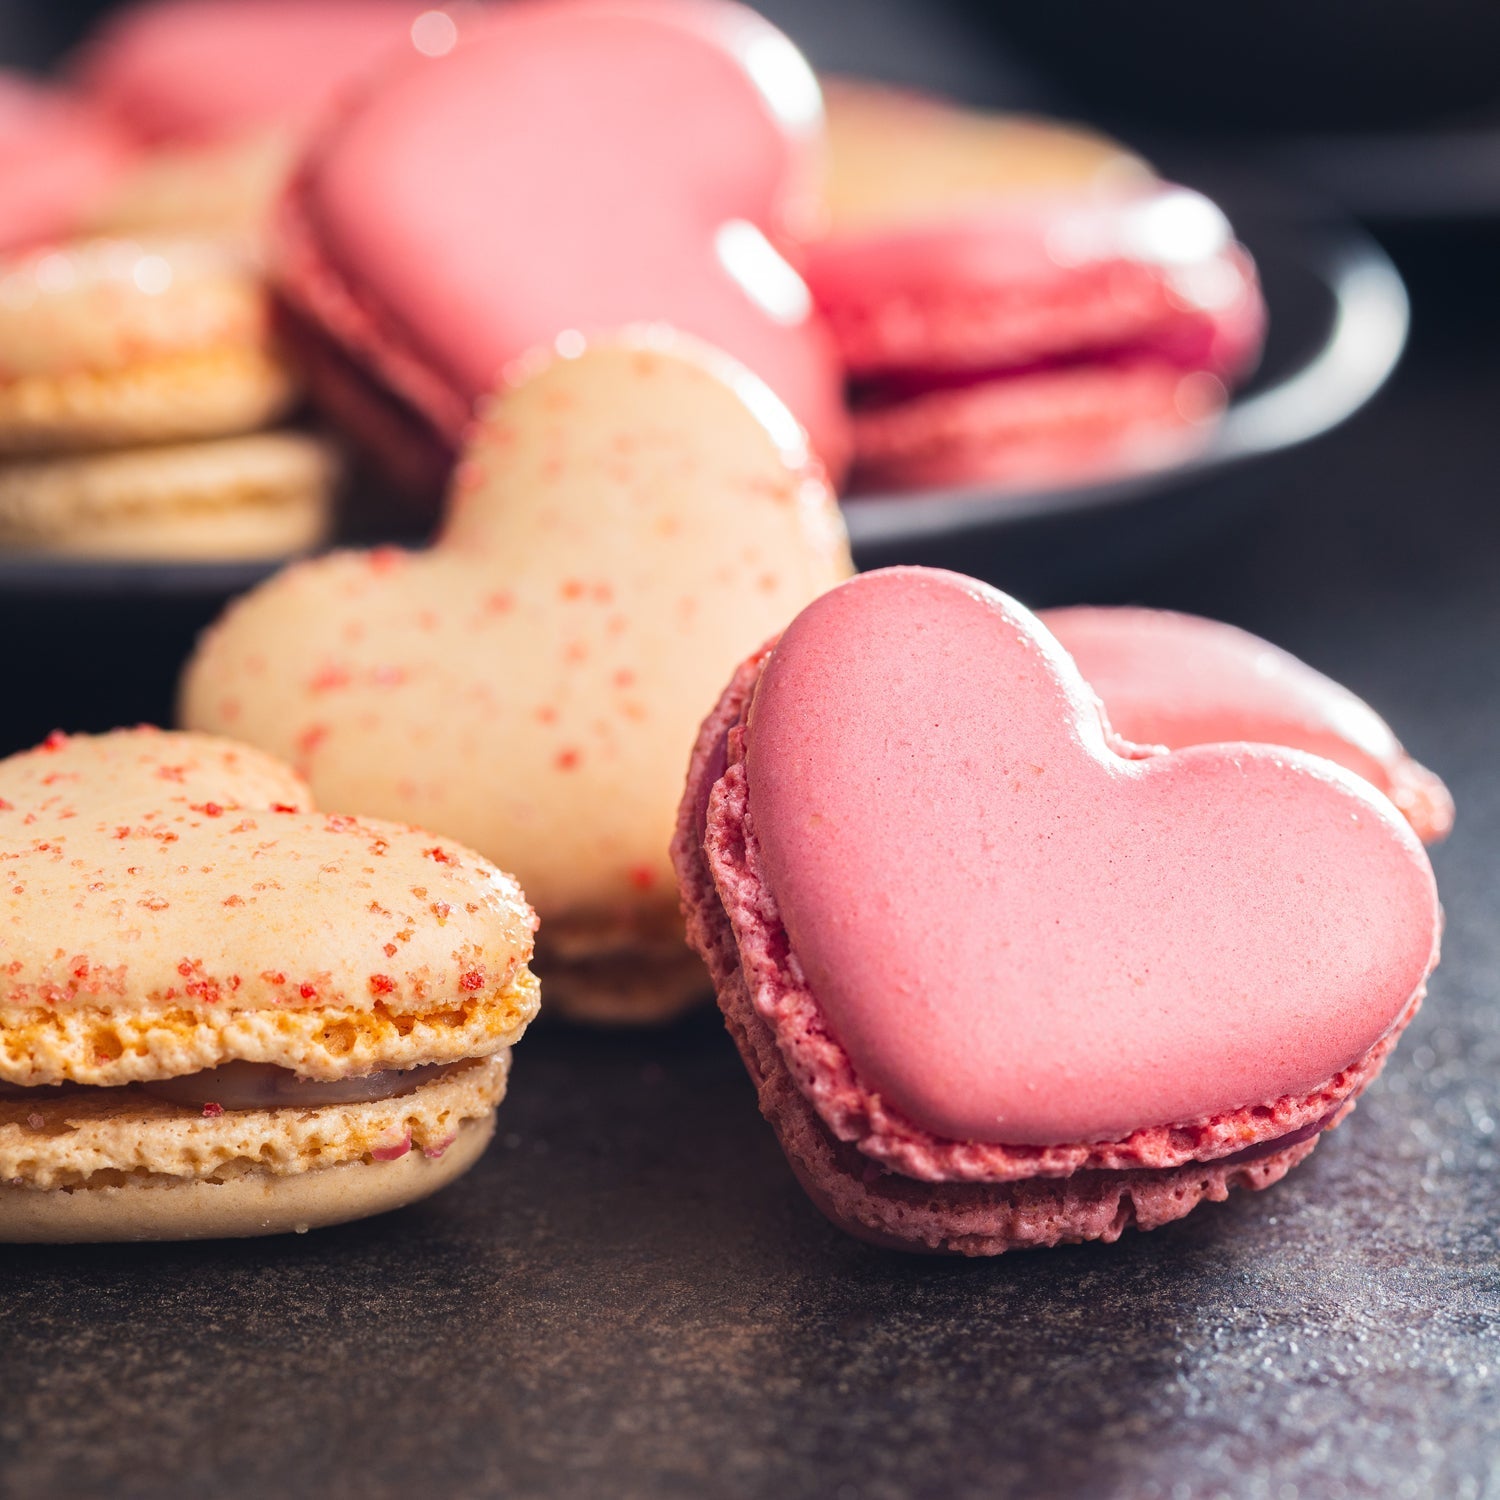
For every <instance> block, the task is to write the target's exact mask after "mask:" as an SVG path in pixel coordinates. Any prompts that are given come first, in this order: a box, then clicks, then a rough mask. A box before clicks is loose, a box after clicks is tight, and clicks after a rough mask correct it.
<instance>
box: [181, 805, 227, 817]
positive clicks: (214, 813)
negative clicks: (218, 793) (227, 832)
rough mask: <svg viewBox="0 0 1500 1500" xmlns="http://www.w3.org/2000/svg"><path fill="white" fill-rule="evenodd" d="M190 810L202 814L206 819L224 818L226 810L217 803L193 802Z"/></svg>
mask: <svg viewBox="0 0 1500 1500" xmlns="http://www.w3.org/2000/svg"><path fill="white" fill-rule="evenodd" d="M188 806H189V808H190V809H191V810H192V811H193V812H195V813H202V814H203V816H204V817H205V818H222V817H223V816H224V809H223V808H222V807H220V806H219V804H218V803H217V802H192V803H189V804H188Z"/></svg>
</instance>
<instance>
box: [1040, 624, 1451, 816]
mask: <svg viewBox="0 0 1500 1500" xmlns="http://www.w3.org/2000/svg"><path fill="white" fill-rule="evenodd" d="M1040 618H1041V620H1042V623H1043V624H1044V625H1046V627H1047V628H1048V629H1049V630H1050V631H1051V632H1052V634H1053V635H1054V636H1056V637H1057V639H1058V640H1059V641H1060V642H1061V643H1062V645H1063V647H1064V648H1065V649H1066V650H1067V652H1068V654H1069V655H1070V656H1071V657H1072V658H1073V660H1074V661H1075V662H1076V663H1077V664H1078V669H1079V671H1081V672H1082V673H1083V675H1084V677H1085V678H1087V679H1088V683H1089V686H1090V687H1092V688H1093V689H1094V691H1095V692H1096V693H1098V695H1099V697H1100V699H1101V700H1102V701H1103V703H1104V710H1105V713H1106V715H1107V716H1108V718H1109V722H1110V727H1111V728H1112V729H1114V730H1115V732H1116V733H1117V734H1120V735H1122V736H1123V737H1124V738H1125V739H1127V740H1131V741H1134V742H1135V743H1136V744H1141V745H1164V746H1166V747H1167V749H1169V750H1180V749H1182V748H1183V747H1184V746H1187V745H1211V744H1217V743H1227V742H1229V741H1234V740H1243V741H1249V742H1250V743H1253V744H1264V745H1284V746H1287V747H1288V748H1290V749H1295V750H1306V751H1309V752H1310V753H1311V754H1313V755H1321V756H1324V757H1326V758H1327V759H1328V760H1331V761H1334V762H1336V763H1337V764H1339V765H1341V766H1347V767H1348V769H1349V770H1351V771H1353V772H1354V773H1355V775H1356V776H1362V777H1364V779H1365V780H1366V781H1368V782H1369V783H1370V784H1371V785H1372V786H1376V787H1378V788H1379V789H1380V790H1381V791H1382V792H1384V793H1385V794H1386V796H1387V797H1389V798H1390V799H1391V801H1392V802H1394V803H1395V804H1396V806H1397V807H1398V808H1399V809H1400V810H1401V812H1402V813H1403V814H1404V815H1405V817H1406V820H1407V822H1409V823H1410V824H1411V826H1412V829H1413V831H1414V832H1415V833H1416V835H1417V837H1418V838H1419V839H1421V840H1422V842H1423V843H1424V844H1432V843H1436V842H1438V841H1439V840H1440V839H1444V838H1446V837H1447V836H1448V834H1449V833H1451V832H1452V830H1453V798H1452V797H1451V796H1450V795H1449V792H1448V789H1447V787H1445V786H1444V785H1443V783H1442V781H1441V780H1440V779H1439V778H1438V777H1437V776H1435V775H1434V774H1433V773H1432V772H1431V771H1429V770H1428V769H1427V767H1426V766H1423V765H1420V764H1418V762H1417V761H1415V760H1413V759H1412V757H1411V756H1410V755H1408V754H1407V753H1406V750H1405V749H1404V748H1403V747H1402V744H1401V742H1400V740H1398V739H1397V738H1396V735H1395V732H1394V731H1393V730H1392V729H1391V726H1390V725H1389V724H1387V723H1386V722H1385V720H1384V719H1382V718H1381V717H1380V715H1379V714H1377V713H1376V712H1375V710H1374V709H1373V708H1371V707H1370V705H1369V704H1368V703H1366V702H1365V701H1364V700H1363V699H1362V698H1359V697H1356V696H1355V694H1353V693H1351V692H1350V691H1349V689H1348V688H1346V687H1343V686H1341V685H1340V684H1339V683H1337V682H1334V681H1333V679H1332V678H1329V677H1325V676H1324V675H1323V674H1322V673H1321V672H1318V671H1315V670H1314V669H1313V668H1312V667H1310V666H1308V665H1307V663H1306V662H1302V661H1298V659H1297V658H1296V657H1295V656H1293V655H1292V654H1291V653H1290V652H1288V651H1283V650H1282V649H1281V648H1280V647H1279V646H1273V645H1272V644H1271V643H1270V642H1269V641H1263V640H1261V639H1260V637H1259V636H1255V635H1251V634H1250V632H1249V631H1248V630H1239V629H1237V628H1236V627H1235V626H1233V625H1225V624H1223V623H1222V622H1221V621H1218V620H1205V619H1203V618H1202V617H1201V616H1198V615H1184V614H1176V613H1174V612H1172V611H1171V610H1164V609H1136V608H1129V607H1123V606H1122V607H1118V608H1098V607H1089V606H1078V607H1075V608H1072V609H1049V610H1043V611H1042V613H1041V616H1040Z"/></svg>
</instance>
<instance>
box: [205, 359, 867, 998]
mask: <svg viewBox="0 0 1500 1500" xmlns="http://www.w3.org/2000/svg"><path fill="white" fill-rule="evenodd" d="M801 444H802V439H801V435H800V433H799V431H798V429H797V426H796V423H795V422H794V421H793V420H792V418H791V417H790V415H789V414H788V413H787V411H786V410H785V408H784V407H782V406H781V405H780V404H779V403H778V402H777V401H776V400H775V399H774V398H773V397H772V396H771V394H770V392H769V391H767V390H766V389H765V387H764V386H762V385H761V384H760V382H758V381H756V380H754V379H753V378H752V377H750V376H748V375H747V374H746V373H745V372H744V371H743V370H741V369H740V368H739V367H738V366H735V365H733V364H732V363H731V362H729V361H726V360H724V359H723V358H722V356H714V355H713V354H712V352H711V351H707V350H704V349H702V348H701V346H697V345H695V344H691V343H689V342H688V341H684V340H682V339H681V338H680V337H679V336H676V335H673V334H670V333H668V332H665V331H657V332H655V333H653V332H651V331H649V330H647V331H641V332H638V333H636V334H633V335H626V336H620V337H618V338H617V339H615V340H613V341H610V342H607V343H604V344H601V345H598V346H596V347H594V348H592V349H589V350H587V351H585V352H583V353H581V354H579V355H577V356H576V357H573V358H558V359H555V360H553V361H552V362H551V363H549V364H544V365H543V366H541V368H540V369H539V370H537V371H535V372H533V373H530V374H522V375H521V376H520V377H519V384H517V385H516V386H515V387H514V388H513V389H512V390H511V391H509V392H508V393H507V394H505V395H504V396H502V398H501V399H500V400H499V401H498V402H497V403H496V405H495V406H494V409H493V410H492V411H491V412H490V414H489V415H488V417H487V418H486V420H485V422H484V423H483V424H482V425H481V427H480V428H479V429H478V431H477V435H476V437H475V440H474V443H473V446H472V447H471V448H470V450H469V452H468V455H467V456H466V458H465V460H464V462H463V464H462V465H461V466H460V468H459V470H458V474H457V477H456V480H455V490H454V493H453V495H452V497H451V500H450V511H449V515H448V519H447V523H446V526H445V528H444V530H443V533H442V535H441V537H440V538H439V540H438V542H437V544H436V546H435V547H434V548H433V549H432V550H430V551H428V552H425V553H407V552H398V551H395V550H394V549H385V550H382V551H377V552H369V553H354V552H346V553H340V554H336V555H334V556H331V557H327V558H324V559H321V560H318V561H314V562H311V563H306V564H302V565H298V566H294V567H292V568H290V569H288V570H287V571H285V572H283V573H282V574H280V575H279V576H278V577H276V578H275V579H273V580H272V581H271V582H270V583H268V584H266V585H264V586H263V587H261V588H260V589H257V590H256V591H255V592H254V593H252V594H250V595H248V596H247V597H246V598H245V599H243V600H241V601H240V602H239V603H237V604H236V605H234V606H233V607H232V608H231V610H230V612H229V613H228V615H227V616H226V617H225V618H224V619H223V621H221V623H220V624H219V625H218V626H217V627H215V628H214V629H213V630H212V631H211V632H210V633H209V634H208V635H207V637H206V638H205V639H204V641H203V642H202V644H201V646H200V649H199V651H198V653H197V655H196V657H195V658H194V660H193V662H192V663H191V665H190V666H189V668H188V671H187V675H186V678H185V681H184V686H183V696H182V714H183V718H184V721H185V722H186V723H187V724H188V725H190V726H192V727H195V728H200V729H208V728H210V727H212V728H213V729H214V730H216V731H217V732H220V733H224V734H227V735H232V736H234V737H235V738H239V739H243V740H247V741H249V742H251V743H252V744H256V745H259V746H262V747H263V748H265V749H269V750H273V751H275V752H279V753H280V754H282V755H284V756H285V757H286V758H287V759H289V760H291V761H292V762H293V763H294V764H295V765H297V767H298V768H299V770H301V771H303V772H304V773H305V774H306V775H307V777H308V778H309V780H310V781H311V783H312V785H313V788H314V791H315V792H316V794H317V795H318V796H319V797H320V798H321V799H323V800H324V801H325V802H326V803H327V805H330V806H339V807H345V808H353V809H355V810H357V811H359V812H361V813H370V814H378V815H381V816H390V817H394V818H397V819H400V820H402V821H405V822H411V823H416V824H418V825H420V826H422V827H426V828H432V829H434V830H436V831H438V832H440V833H441V832H446V833H450V834H451V835H452V836H454V837H460V838H462V839H463V840H464V841H465V842H466V843H469V844H471V845H473V846H474V847H475V848H478V849H479V850H480V851H481V852H487V853H491V854H493V853H499V852H501V851H503V853H504V857H505V859H506V860H507V861H508V863H506V864H505V866H504V867H505V868H507V869H511V870H514V871H515V872H516V873H517V875H518V877H519V878H520V879H521V880H522V882H523V885H524V886H525V888H526V890H527V894H528V896H529V898H530V899H531V901H532V903H533V905H534V906H535V907H536V909H537V911H538V912H539V913H540V914H541V917H542V920H543V937H542V942H543V944H544V949H545V954H546V956H547V957H548V958H550V959H551V960H553V962H554V967H553V968H552V969H551V970H550V971H548V970H547V969H546V968H544V970H543V975H544V979H545V981H546V983H547V986H548V989H547V993H548V999H549V1003H552V1002H553V1001H555V1000H558V999H561V1002H562V1005H563V1007H564V1008H566V1007H567V1002H568V999H569V988H568V985H567V983H566V982H565V980H566V975H565V974H564V973H563V972H562V969H561V968H560V967H559V966H558V965H557V961H558V960H559V959H568V960H571V961H575V962H576V963H578V964H580V965H582V966H583V967H584V968H585V969H588V970H589V973H590V976H591V983H590V984H589V985H588V986H587V988H588V989H589V990H590V991H595V990H597V992H598V994H600V995H606V994H613V995H615V996H616V997H619V996H620V995H622V994H623V993H624V992H626V991H630V990H635V991H639V995H638V1000H633V1001H631V1002H630V1005H629V1006H627V1008H632V1009H637V1010H638V1011H639V1012H640V1013H645V1014H659V1013H660V1012H661V1011H662V1010H663V1009H671V1008H673V1007H674V1006H675V1005H677V1004H679V1003H681V1000H682V999H683V998H685V997H686V996H687V995H689V994H691V993H692V992H693V991H694V990H695V989H701V988H702V986H703V982H704V981H703V979H702V972H701V970H698V969H691V968H689V969H687V970H686V972H683V967H684V964H685V963H686V962H687V961H688V960H690V955H689V954H688V953H687V950H686V949H685V948H684V947H683V946H682V943H681V938H680V927H679V919H678V917H677V907H676V902H677V898H676V887H675V883H674V881H673V878H672V870H671V865H670V863H669V860H668V856H667V844H668V840H669V838H670V836H671V829H672V823H673V817H674V813H675V809H676V804H677V799H678V795H679V793H680V791H681V784H682V771H683V767H684V765H685V763H686V757H687V752H688V749H689V747H690V746H691V744H692V739H693V732H694V729H695V728H696V725H697V723H698V721H699V720H700V719H701V718H702V716H703V713H704V711H705V709H706V708H707V706H708V705H709V704H710V703H712V701H713V698H714V695H715V694H716V693H717V691H718V689H719V687H720V685H721V684H722V682H723V679H724V676H725V674H726V673H727V672H728V671H729V670H730V668H732V666H733V665H734V663H735V662H736V661H737V660H738V659H739V658H740V657H742V656H743V655H744V654H745V653H746V652H747V651H749V650H751V649H753V648H754V647H755V646H756V645H757V644H758V643H759V642H760V641H762V640H764V639H765V638H766V637H767V636H768V635H770V634H772V633H773V632H774V631H776V630H777V629H779V628H780V627H781V625H783V624H784V623H785V622H786V620H787V619H789V618H790V617H791V616H792V615H793V614H795V613H796V611H797V610H798V609H799V608H801V607H802V606H803V605H804V604H806V603H808V602H809V601H810V600H811V599H813V598H814V597H815V596H816V595H818V594H819V593H821V592H822V591H823V590H824V589H826V588H831V587H832V586H833V585H834V584H836V583H838V582H839V581H840V580H841V579H842V578H844V577H845V576H847V573H848V571H849V568H850V564H849V557H848V551H847V548H846V545H845V542H844V539H843V532H842V528H841V526H840V523H839V520H838V513H837V509H836V507H835V506H834V504H833V500H832V496H831V494H830V492H829V490H828V487H827V485H826V483H825V482H824V480H823V479H822V477H821V474H820V473H819V472H818V471H817V470H816V469H811V468H809V467H808V461H807V458H806V451H805V448H803V447H802V446H801ZM645 956H650V957H651V958H652V960H653V962H652V963H651V964H648V965H647V966H646V969H645V971H644V972H637V971H636V969H635V967H634V966H635V964H636V963H637V961H638V960H640V959H642V958H643V957H645ZM658 960H659V963H658V962H657V961H658ZM595 968H597V970H598V972H595ZM669 971H670V972H669ZM592 981H597V984H595V983H594V982H592ZM580 1004H582V1005H586V1007H587V1008H589V1009H591V1010H594V1011H598V1010H599V1009H601V1008H603V1006H604V1004H605V1002H603V1001H597V1002H594V1003H591V1002H588V1001H580Z"/></svg>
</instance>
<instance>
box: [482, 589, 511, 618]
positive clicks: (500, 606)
mask: <svg viewBox="0 0 1500 1500" xmlns="http://www.w3.org/2000/svg"><path fill="white" fill-rule="evenodd" d="M484 607H485V608H486V609H487V610H489V612H490V613H491V614H493V615H504V614H509V613H510V611H511V610H513V609H514V608H515V607H516V596H515V595H514V594H512V593H511V592H510V591H509V590H507V589H502V590H501V591H500V592H499V593H498V594H491V595H490V596H489V598H487V599H486V600H485V601H484Z"/></svg>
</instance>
